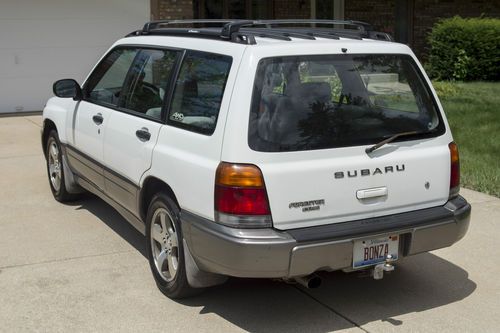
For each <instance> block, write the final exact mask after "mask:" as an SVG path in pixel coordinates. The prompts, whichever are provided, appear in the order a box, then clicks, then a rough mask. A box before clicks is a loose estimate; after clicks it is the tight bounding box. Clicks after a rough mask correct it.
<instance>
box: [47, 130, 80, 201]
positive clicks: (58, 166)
mask: <svg viewBox="0 0 500 333" xmlns="http://www.w3.org/2000/svg"><path fill="white" fill-rule="evenodd" d="M45 153H46V154H45V156H46V161H47V163H46V164H47V176H48V179H49V185H50V189H51V191H52V194H53V195H54V198H55V199H56V200H57V201H59V202H69V201H74V200H76V199H78V197H79V196H78V194H74V193H69V192H68V191H67V189H66V185H65V182H64V177H65V175H64V165H63V163H64V159H63V155H62V150H61V142H60V141H59V136H58V135H57V132H56V131H55V130H52V131H50V133H49V136H48V139H47V144H46V146H45Z"/></svg>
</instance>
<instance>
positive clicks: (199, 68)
mask: <svg viewBox="0 0 500 333" xmlns="http://www.w3.org/2000/svg"><path fill="white" fill-rule="evenodd" d="M231 62H232V58H231V57H228V56H223V55H217V54H211V53H205V52H197V51H187V53H186V56H185V58H184V61H183V63H182V66H181V69H180V73H179V77H178V79H177V82H176V83H175V88H174V89H175V90H174V95H173V99H172V105H171V108H170V114H169V116H168V120H169V124H171V125H174V126H178V127H182V128H185V129H188V130H190V131H194V132H198V133H202V134H209V135H210V134H212V133H213V132H214V130H215V125H216V123H217V117H218V115H219V109H220V105H221V102H222V96H223V95H224V88H225V86H226V81H227V76H228V74H229V69H230V68H231Z"/></svg>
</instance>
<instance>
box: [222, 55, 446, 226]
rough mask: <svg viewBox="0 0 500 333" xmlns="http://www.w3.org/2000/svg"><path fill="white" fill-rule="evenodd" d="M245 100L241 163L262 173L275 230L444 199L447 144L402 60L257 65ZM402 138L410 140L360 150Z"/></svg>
mask: <svg viewBox="0 0 500 333" xmlns="http://www.w3.org/2000/svg"><path fill="white" fill-rule="evenodd" d="M252 100H253V101H252V108H251V116H250V124H249V133H248V145H249V148H250V151H248V150H247V153H248V156H250V158H249V159H248V158H247V159H246V160H245V162H249V163H253V164H256V165H258V166H259V167H260V168H261V170H262V172H263V175H264V181H265V184H266V189H267V193H268V197H269V203H270V208H271V213H272V219H273V225H274V227H276V228H278V229H290V228H300V227H307V226H314V225H322V224H329V223H338V222H344V221H350V220H356V219H362V218H369V217H375V216H382V215H388V214H395V213H399V212H403V211H409V210H417V209H422V208H426V207H431V206H437V205H441V204H443V203H444V202H446V200H447V198H448V195H449V179H450V178H449V175H450V157H449V150H448V143H449V140H450V138H449V137H448V136H444V135H443V134H444V133H445V124H444V120H443V119H442V117H441V115H440V113H439V110H438V107H437V105H436V103H435V100H434V99H433V97H432V94H431V92H430V90H429V88H428V86H427V85H426V83H425V80H424V79H423V77H422V75H421V72H420V70H419V69H418V66H417V65H416V64H415V62H414V61H413V59H412V58H411V57H410V56H403V55H375V56H374V55H366V56H363V55H325V56H296V57H280V58H268V59H264V60H261V61H260V63H259V66H258V70H257V76H256V78H255V89H254V95H253V98H252ZM404 132H414V134H411V135H406V136H402V137H400V138H399V139H397V140H395V141H394V142H392V143H391V144H387V145H385V146H383V147H381V148H379V149H377V150H375V151H374V152H372V153H366V152H365V149H366V148H367V147H370V146H372V145H374V144H376V143H377V142H380V141H381V140H384V139H386V138H388V137H391V136H393V135H394V134H398V133H404ZM225 152H226V150H225ZM227 156H228V157H224V156H223V159H231V158H232V157H231V156H229V154H228V155H227ZM233 159H234V157H233ZM238 162H244V161H240V160H239V158H238Z"/></svg>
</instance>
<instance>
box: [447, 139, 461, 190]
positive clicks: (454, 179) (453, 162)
mask: <svg viewBox="0 0 500 333" xmlns="http://www.w3.org/2000/svg"><path fill="white" fill-rule="evenodd" d="M448 147H449V148H450V168H451V170H450V171H451V172H450V198H452V197H455V196H457V195H458V192H459V191H460V157H459V155H458V146H457V144H456V143H455V142H451V143H450V144H449V145H448Z"/></svg>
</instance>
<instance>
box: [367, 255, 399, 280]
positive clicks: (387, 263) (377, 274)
mask: <svg viewBox="0 0 500 333" xmlns="http://www.w3.org/2000/svg"><path fill="white" fill-rule="evenodd" d="M394 261H395V259H394V258H393V257H392V255H390V254H388V255H387V257H385V260H384V262H383V263H380V264H378V265H376V266H375V267H374V268H373V270H372V276H373V278H374V279H375V280H382V279H383V278H384V272H391V271H393V270H394V265H393V264H392V262H394Z"/></svg>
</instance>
